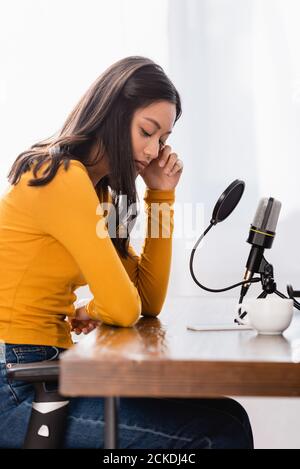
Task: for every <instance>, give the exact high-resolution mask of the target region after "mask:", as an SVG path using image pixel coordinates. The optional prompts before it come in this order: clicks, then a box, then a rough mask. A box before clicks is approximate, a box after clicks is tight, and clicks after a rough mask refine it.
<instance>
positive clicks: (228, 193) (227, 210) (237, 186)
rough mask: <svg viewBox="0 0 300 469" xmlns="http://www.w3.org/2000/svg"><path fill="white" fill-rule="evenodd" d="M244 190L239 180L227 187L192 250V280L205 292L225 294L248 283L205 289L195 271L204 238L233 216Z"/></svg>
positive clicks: (254, 280)
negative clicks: (232, 213) (197, 251)
mask: <svg viewBox="0 0 300 469" xmlns="http://www.w3.org/2000/svg"><path fill="white" fill-rule="evenodd" d="M244 189H245V183H244V181H241V180H239V179H236V180H235V181H233V182H232V183H231V184H230V185H229V186H228V187H227V189H225V191H224V192H223V193H222V194H221V196H220V197H219V198H218V200H217V203H216V205H215V207H214V210H213V214H212V219H211V221H210V224H209V226H208V227H207V228H206V230H205V231H204V232H203V233H202V235H201V236H200V238H199V239H198V241H197V242H196V244H195V246H194V247H193V249H192V252H191V256H190V272H191V276H192V279H193V280H194V282H195V283H196V284H197V285H198V286H199V287H200V288H202V289H203V290H206V291H210V292H216V293H218V292H224V291H227V290H231V289H232V288H235V287H238V286H240V285H244V284H245V283H246V282H239V283H236V284H234V285H231V286H230V287H226V288H208V287H205V286H204V285H202V284H201V283H200V282H199V281H198V279H197V278H196V276H195V274H194V269H193V261H194V256H195V252H196V249H197V247H198V245H199V243H200V242H201V241H202V239H203V238H204V236H206V234H207V233H208V232H209V230H210V229H211V228H212V227H213V226H214V225H216V224H217V223H219V222H220V221H223V220H225V218H227V217H228V216H229V215H230V214H231V212H232V211H233V210H234V209H235V207H236V206H237V204H238V203H239V201H240V199H241V197H242V195H243V192H244ZM259 281H260V279H259V278H253V279H251V280H250V283H254V282H259Z"/></svg>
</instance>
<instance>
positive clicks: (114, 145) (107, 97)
mask: <svg viewBox="0 0 300 469" xmlns="http://www.w3.org/2000/svg"><path fill="white" fill-rule="evenodd" d="M161 100H164V101H169V102H170V103H172V104H175V105H176V120H177V119H178V118H179V117H180V115H181V102H180V96H179V94H178V92H177V90H176V88H175V87H174V85H173V84H172V82H171V81H170V79H169V78H168V77H167V76H166V74H165V72H164V71H163V69H162V68H161V67H160V66H159V65H157V64H156V63H155V62H153V61H152V60H150V59H148V58H145V57H138V56H132V57H127V58H124V59H122V60H119V61H118V62H116V63H115V64H113V65H112V66H110V67H109V68H108V69H107V70H106V71H105V72H104V73H103V74H102V75H100V77H99V78H97V80H96V81H95V82H94V83H93V84H92V85H91V86H90V88H89V89H88V90H87V92H86V93H85V94H84V95H83V97H82V98H81V99H80V101H79V102H78V104H77V105H76V106H75V108H74V109H73V110H72V112H71V113H70V115H69V116H68V118H67V120H66V121H65V123H64V125H63V127H62V129H61V130H60V131H59V133H58V134H57V135H54V136H52V137H50V138H48V139H46V140H42V141H41V142H38V143H35V144H34V145H32V146H31V147H30V149H29V150H26V151H24V152H22V153H21V154H20V155H19V156H18V157H17V159H16V160H15V162H14V163H13V165H12V167H11V169H10V172H9V174H8V180H9V182H10V183H11V184H17V183H18V182H19V180H20V178H21V176H22V174H23V173H25V172H27V171H29V170H31V169H33V175H34V178H33V179H30V180H29V182H28V185H30V186H42V185H45V184H47V183H49V182H50V181H51V180H52V179H53V178H54V176H55V175H56V173H57V171H58V168H59V167H60V165H62V164H63V165H64V168H65V170H67V169H68V167H69V163H70V160H71V159H75V160H78V161H80V162H81V163H83V164H84V165H85V166H86V167H87V166H93V165H95V164H97V163H98V162H99V161H100V159H101V158H102V156H103V154H104V152H105V153H106V154H107V156H108V161H109V167H110V173H109V175H108V176H105V177H103V178H102V179H101V180H100V181H99V183H98V184H97V186H96V188H95V190H96V192H97V194H98V197H99V199H100V197H101V196H102V195H103V194H105V193H106V192H107V191H108V190H109V187H110V189H111V196H112V203H113V205H114V208H115V211H116V213H117V214H118V213H119V209H118V207H119V204H120V196H122V195H126V196H127V204H128V206H130V205H132V204H136V200H137V192H136V185H135V178H136V174H135V166H134V161H133V152H132V143H131V132H130V126H131V121H132V117H133V114H134V112H135V111H136V110H137V109H139V108H142V107H145V106H147V105H149V104H151V103H153V102H156V101H161ZM95 142H96V143H98V147H99V151H98V155H97V158H96V159H95V160H94V161H93V162H91V161H89V159H88V158H89V155H90V150H91V147H92V145H93V144H94V143H95ZM45 162H46V163H49V164H47V165H46V169H45V170H44V172H43V173H42V175H41V176H40V177H37V173H38V171H39V169H40V168H41V166H42V165H43V164H44V163H45ZM121 222H122V220H120V219H119V220H118V224H121ZM112 242H113V243H114V245H115V247H116V248H117V250H118V251H119V253H120V254H121V255H122V256H123V257H125V258H126V257H127V255H128V243H129V235H127V237H124V236H123V237H119V236H118V235H117V236H116V237H112Z"/></svg>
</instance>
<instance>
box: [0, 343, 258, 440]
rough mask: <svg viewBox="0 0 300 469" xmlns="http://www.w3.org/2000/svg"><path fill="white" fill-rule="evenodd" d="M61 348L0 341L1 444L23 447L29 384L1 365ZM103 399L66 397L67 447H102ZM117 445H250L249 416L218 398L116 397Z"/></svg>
mask: <svg viewBox="0 0 300 469" xmlns="http://www.w3.org/2000/svg"><path fill="white" fill-rule="evenodd" d="M62 351H63V349H58V348H56V347H50V346H43V345H41V346H36V345H20V344H3V343H0V367H1V368H0V447H1V448H20V447H22V444H23V441H24V437H25V433H26V429H27V425H28V422H29V417H30V412H31V403H32V400H33V396H34V390H33V386H32V385H31V384H29V383H25V382H22V381H14V382H11V381H8V379H7V372H6V364H8V363H30V362H35V361H43V360H56V359H57V358H58V356H59V354H60V352H62ZM103 411H104V401H103V399H102V398H84V397H79V398H71V399H70V405H69V415H68V420H67V429H66V434H65V442H64V446H65V447H66V448H103V428H104V420H103V413H104V412H103ZM119 447H120V448H127V449H129V448H134V449H138V448H143V449H165V448H166V449H175V448H189V449H200V448H248V449H251V448H253V439H252V431H251V426H250V423H249V419H248V416H247V414H246V411H245V410H244V409H243V407H242V406H241V405H240V404H238V403H237V402H236V401H234V400H232V399H228V398H222V399H156V398H121V399H120V411H119Z"/></svg>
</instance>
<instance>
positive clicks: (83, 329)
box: [68, 306, 99, 335]
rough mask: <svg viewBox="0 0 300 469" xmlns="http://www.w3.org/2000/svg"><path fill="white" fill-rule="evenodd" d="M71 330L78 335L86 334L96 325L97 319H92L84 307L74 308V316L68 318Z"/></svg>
mask: <svg viewBox="0 0 300 469" xmlns="http://www.w3.org/2000/svg"><path fill="white" fill-rule="evenodd" d="M68 321H69V323H70V326H71V331H72V332H75V334H77V335H79V334H81V333H83V334H88V333H89V332H91V331H92V330H93V329H95V328H96V327H97V325H98V324H99V321H94V320H93V319H91V318H90V317H89V316H88V314H87V313H86V310H85V307H83V306H82V307H81V308H76V310H75V316H74V317H72V318H69V319H68Z"/></svg>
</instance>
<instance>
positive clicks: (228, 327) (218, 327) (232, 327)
mask: <svg viewBox="0 0 300 469" xmlns="http://www.w3.org/2000/svg"><path fill="white" fill-rule="evenodd" d="M186 327H187V329H190V330H191V331H244V330H248V331H252V330H253V328H252V327H251V326H249V325H244V324H241V325H239V324H188V325H187V326H186Z"/></svg>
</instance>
